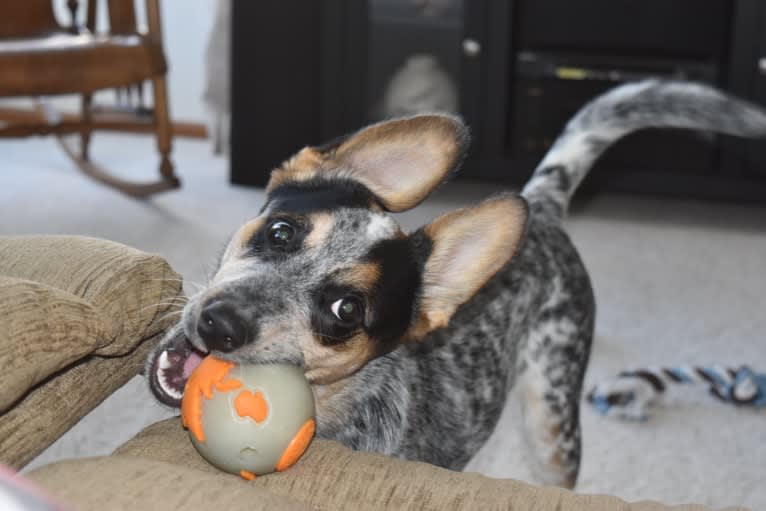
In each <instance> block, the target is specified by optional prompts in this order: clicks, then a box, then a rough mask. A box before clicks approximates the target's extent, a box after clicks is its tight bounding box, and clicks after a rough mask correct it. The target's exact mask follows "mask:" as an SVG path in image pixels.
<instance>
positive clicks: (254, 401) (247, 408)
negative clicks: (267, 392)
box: [234, 390, 269, 424]
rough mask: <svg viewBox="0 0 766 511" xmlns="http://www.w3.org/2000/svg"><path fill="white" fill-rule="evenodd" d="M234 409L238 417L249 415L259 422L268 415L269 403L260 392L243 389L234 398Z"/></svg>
mask: <svg viewBox="0 0 766 511" xmlns="http://www.w3.org/2000/svg"><path fill="white" fill-rule="evenodd" d="M234 409H235V410H236V411H237V415H239V416H240V417H250V418H251V419H253V420H254V421H255V422H257V423H259V424H260V423H261V422H263V421H265V420H266V417H268V416H269V405H268V404H267V403H266V399H265V398H264V397H263V393H261V392H256V393H255V394H253V393H252V392H250V391H249V390H243V391H242V392H240V393H239V395H238V396H237V397H236V398H234Z"/></svg>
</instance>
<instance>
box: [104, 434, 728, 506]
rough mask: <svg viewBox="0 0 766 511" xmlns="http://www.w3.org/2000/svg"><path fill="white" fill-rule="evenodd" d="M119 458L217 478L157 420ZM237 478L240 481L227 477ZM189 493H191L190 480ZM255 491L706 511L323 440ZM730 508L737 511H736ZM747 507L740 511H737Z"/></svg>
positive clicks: (333, 500)
mask: <svg viewBox="0 0 766 511" xmlns="http://www.w3.org/2000/svg"><path fill="white" fill-rule="evenodd" d="M115 455H117V456H131V457H137V458H143V459H153V460H160V461H164V462H168V463H173V464H177V465H180V466H184V467H188V468H192V469H195V470H199V471H201V472H208V473H216V472H217V470H216V469H215V468H213V467H212V466H210V465H209V464H208V463H207V462H205V461H204V460H203V459H202V458H201V457H200V456H199V455H198V454H197V452H196V451H195V450H194V447H192V445H191V442H190V441H189V438H188V434H187V433H186V432H185V431H184V429H183V428H182V427H181V425H180V421H179V420H178V419H169V420H167V421H163V422H159V423H157V424H154V425H152V426H150V427H149V428H147V429H146V430H144V431H143V432H142V433H141V434H139V435H138V436H137V437H136V438H134V439H133V440H131V441H130V442H127V443H126V444H125V445H123V446H122V447H120V448H119V449H118V450H117V451H116V453H115ZM229 477H233V478H234V479H236V476H229ZM188 484H189V487H193V484H194V483H193V482H192V481H190V482H189V483H188ZM251 484H253V485H254V486H257V487H260V488H263V489H266V490H268V491H269V492H271V493H274V494H277V495H283V496H289V497H292V498H295V499H297V500H300V501H301V502H304V503H306V504H308V505H309V506H310V507H312V508H315V509H326V510H338V509H350V510H351V509H354V510H356V509H371V510H382V509H397V510H398V509H404V510H434V511H436V510H439V511H443V510H449V509H481V510H492V509H498V510H499V509H512V510H514V511H533V510H540V509H559V510H561V511H580V510H582V511H612V510H614V511H660V510H669V509H673V510H676V511H682V510H683V511H702V510H703V509H705V508H703V507H701V506H692V505H689V506H676V507H666V506H663V505H661V504H658V503H656V502H639V503H632V504H631V503H626V502H625V501H623V500H620V499H618V498H616V497H610V496H604V495H580V494H576V493H573V492H570V491H566V490H562V489H559V488H541V487H536V486H532V485H529V484H526V483H522V482H520V481H514V480H510V479H491V478H489V477H484V476H482V475H479V474H473V473H461V472H453V471H450V470H445V469H442V468H438V467H435V466H433V465H429V464H426V463H417V462H411V461H404V460H400V459H394V458H389V457H386V456H382V455H379V454H371V453H362V452H355V451H352V450H350V449H347V448H345V447H343V446H341V445H340V444H338V443H336V442H331V441H327V440H321V439H317V440H315V441H314V442H313V443H312V444H311V446H310V447H309V449H308V451H306V454H305V455H304V456H303V457H302V458H301V459H300V460H299V461H298V463H297V464H296V465H295V466H293V467H292V468H290V469H289V470H287V471H285V472H282V473H278V474H271V475H267V476H262V477H258V478H256V479H255V481H252V483H251ZM731 509H732V510H733V509H735V508H731ZM739 509H742V508H739Z"/></svg>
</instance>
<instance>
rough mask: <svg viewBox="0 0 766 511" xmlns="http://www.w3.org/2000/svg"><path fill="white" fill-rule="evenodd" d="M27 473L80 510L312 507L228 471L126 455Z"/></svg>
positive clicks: (232, 510)
mask: <svg viewBox="0 0 766 511" xmlns="http://www.w3.org/2000/svg"><path fill="white" fill-rule="evenodd" d="M31 478H32V479H33V480H35V481H37V482H38V483H39V484H41V485H42V486H43V487H44V488H45V489H46V490H47V491H49V492H50V493H52V494H53V495H54V496H55V497H57V499H58V500H60V501H61V502H62V503H68V504H70V505H73V508H76V509H79V510H80V511H138V510H140V511H175V510H183V511H194V510H197V509H199V510H204V511H240V510H241V511H283V510H295V511H301V510H304V509H305V510H308V509H311V508H310V507H307V506H305V505H304V504H301V503H300V502H298V501H297V500H293V499H291V498H289V497H280V496H279V495H276V494H273V493H270V492H268V491H266V490H264V489H262V488H258V487H254V486H253V485H249V484H246V483H244V482H243V481H242V480H240V479H239V478H238V477H232V476H230V475H228V474H223V473H221V472H219V473H213V472H199V471H196V470H193V469H189V468H186V467H184V466H181V465H176V464H172V463H163V462H161V461H152V460H145V459H139V458H130V457H127V456H120V457H115V456H112V457H105V458H91V459H85V460H72V461H64V462H61V463H55V464H53V465H48V466H46V467H42V468H39V469H37V470H35V471H34V472H33V474H32V475H31Z"/></svg>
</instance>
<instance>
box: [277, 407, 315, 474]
mask: <svg viewBox="0 0 766 511" xmlns="http://www.w3.org/2000/svg"><path fill="white" fill-rule="evenodd" d="M314 431H316V423H315V422H314V419H309V420H307V421H306V423H305V424H304V425H303V426H301V429H300V430H298V433H296V434H295V436H294V437H293V439H292V440H290V445H288V446H287V449H285V452H284V453H282V457H281V458H280V459H279V463H277V468H276V471H277V472H282V471H283V470H287V469H288V468H290V467H292V466H293V465H295V462H296V461H298V460H299V459H300V457H301V456H303V453H304V452H306V449H308V447H309V444H310V443H311V439H312V438H314Z"/></svg>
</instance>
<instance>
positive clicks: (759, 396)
mask: <svg viewBox="0 0 766 511" xmlns="http://www.w3.org/2000/svg"><path fill="white" fill-rule="evenodd" d="M678 384H682V385H683V384H704V385H707V386H708V388H709V389H710V393H711V394H712V395H713V396H715V397H716V398H718V399H720V400H721V401H723V402H725V403H731V404H736V405H743V406H753V407H766V374H764V373H756V372H755V371H753V370H752V369H750V368H749V367H748V366H744V365H743V366H741V367H738V368H730V367H721V366H710V367H696V366H687V365H684V366H676V367H665V368H662V367H661V368H656V367H649V368H644V369H633V370H630V371H623V372H621V373H620V374H619V375H618V376H617V377H616V378H615V379H613V380H609V381H605V382H602V383H599V384H598V385H596V386H595V387H593V390H591V391H590V392H589V393H588V402H590V404H591V405H593V406H594V407H595V408H596V410H597V411H598V412H600V413H601V414H602V415H606V416H609V417H617V418H620V419H626V420H646V419H648V418H649V408H650V407H651V406H652V405H653V404H655V403H656V402H657V401H659V400H660V398H661V397H662V396H663V395H664V393H665V391H666V389H667V388H668V387H670V386H673V385H678Z"/></svg>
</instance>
